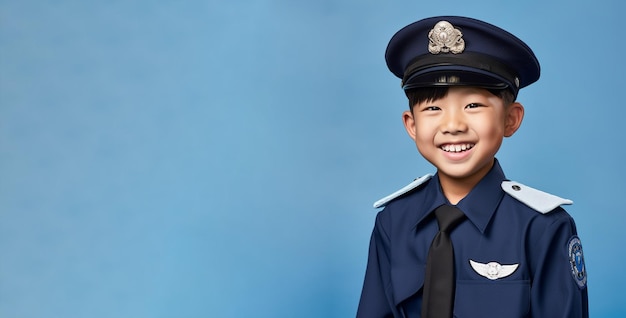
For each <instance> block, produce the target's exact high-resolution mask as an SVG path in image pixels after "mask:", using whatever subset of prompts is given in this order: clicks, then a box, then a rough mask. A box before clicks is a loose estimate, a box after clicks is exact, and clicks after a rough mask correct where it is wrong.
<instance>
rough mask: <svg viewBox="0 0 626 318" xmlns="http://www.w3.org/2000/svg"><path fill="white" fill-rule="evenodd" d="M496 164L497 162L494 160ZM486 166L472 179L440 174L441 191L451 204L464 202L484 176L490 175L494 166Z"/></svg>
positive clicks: (472, 176)
mask: <svg viewBox="0 0 626 318" xmlns="http://www.w3.org/2000/svg"><path fill="white" fill-rule="evenodd" d="M494 163H495V160H494ZM494 163H492V164H491V165H486V166H485V167H483V168H482V169H481V170H479V171H478V172H476V173H474V174H472V175H471V176H470V177H462V178H459V177H454V176H450V175H446V174H444V173H441V172H439V173H438V175H439V183H440V184H441V191H442V192H443V195H444V196H445V197H446V199H448V201H450V203H451V204H453V205H456V204H458V203H459V201H461V200H463V198H465V197H466V196H467V195H468V194H469V193H470V191H472V189H473V188H474V187H475V186H476V185H477V184H478V182H480V180H482V178H483V177H484V176H486V175H487V173H489V171H490V170H491V168H492V167H493V164H494Z"/></svg>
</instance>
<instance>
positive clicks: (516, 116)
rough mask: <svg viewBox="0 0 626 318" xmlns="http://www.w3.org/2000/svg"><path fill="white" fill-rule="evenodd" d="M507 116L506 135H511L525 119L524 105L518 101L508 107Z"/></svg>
mask: <svg viewBox="0 0 626 318" xmlns="http://www.w3.org/2000/svg"><path fill="white" fill-rule="evenodd" d="M505 116H506V118H505V121H504V137H511V136H513V134H514V133H515V132H516V131H517V129H518V128H519V127H520V126H521V125H522V120H523V119H524V106H522V104H520V103H518V102H514V103H513V104H511V105H509V107H507V111H506V115H505Z"/></svg>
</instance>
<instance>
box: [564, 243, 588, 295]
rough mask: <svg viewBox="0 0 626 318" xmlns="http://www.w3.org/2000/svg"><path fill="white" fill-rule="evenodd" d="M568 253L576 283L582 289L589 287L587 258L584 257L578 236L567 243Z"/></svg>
mask: <svg viewBox="0 0 626 318" xmlns="http://www.w3.org/2000/svg"><path fill="white" fill-rule="evenodd" d="M567 252H568V255H569V263H570V268H571V272H572V277H573V278H574V281H575V282H576V284H577V285H578V287H580V289H583V288H585V286H587V270H586V268H585V257H584V256H583V246H582V245H581V243H580V239H579V238H578V236H576V235H574V236H572V237H571V238H570V239H569V242H567Z"/></svg>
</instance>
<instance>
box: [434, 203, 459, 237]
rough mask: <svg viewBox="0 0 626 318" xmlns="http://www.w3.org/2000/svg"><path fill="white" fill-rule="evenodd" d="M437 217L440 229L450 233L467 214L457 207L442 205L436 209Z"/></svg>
mask: <svg viewBox="0 0 626 318" xmlns="http://www.w3.org/2000/svg"><path fill="white" fill-rule="evenodd" d="M435 217H437V223H438V224H439V231H441V232H446V233H450V231H452V229H453V228H454V227H455V226H457V225H458V224H459V223H461V221H463V218H465V214H463V212H462V211H461V210H459V209H458V208H456V207H453V206H450V205H442V206H440V207H438V208H437V209H436V210H435Z"/></svg>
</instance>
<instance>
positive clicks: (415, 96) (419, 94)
mask: <svg viewBox="0 0 626 318" xmlns="http://www.w3.org/2000/svg"><path fill="white" fill-rule="evenodd" d="M449 88H450V86H444V87H419V88H412V89H409V90H407V91H405V94H406V97H407V98H408V99H409V109H410V110H411V112H413V107H414V106H415V105H417V104H420V103H423V102H428V101H430V102H432V101H435V100H438V99H441V98H444V97H446V95H448V89H449ZM488 91H489V92H490V93H491V94H493V95H495V96H498V97H499V98H500V99H502V101H503V102H504V105H505V107H506V106H509V105H511V104H512V103H513V102H514V101H515V95H514V94H513V92H511V90H508V89H502V90H492V89H488Z"/></svg>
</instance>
